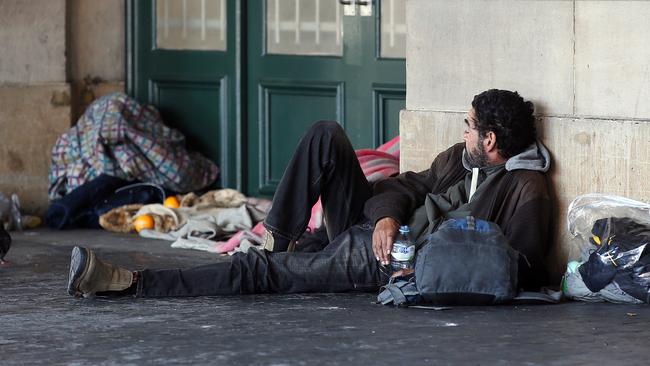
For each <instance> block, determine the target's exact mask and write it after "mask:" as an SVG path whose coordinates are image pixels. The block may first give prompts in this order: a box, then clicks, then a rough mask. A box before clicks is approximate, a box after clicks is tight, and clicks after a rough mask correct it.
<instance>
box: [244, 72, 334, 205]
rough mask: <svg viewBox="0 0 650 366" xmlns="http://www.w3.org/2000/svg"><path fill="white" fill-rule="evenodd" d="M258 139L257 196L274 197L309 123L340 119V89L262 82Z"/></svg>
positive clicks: (327, 86) (316, 85)
mask: <svg viewBox="0 0 650 366" xmlns="http://www.w3.org/2000/svg"><path fill="white" fill-rule="evenodd" d="M260 84H261V85H260V88H259V101H260V103H261V105H260V107H259V111H260V116H259V121H260V126H259V139H258V146H259V150H258V151H259V152H258V157H257V159H258V164H257V166H258V168H259V169H260V170H259V176H260V185H259V192H260V194H263V195H273V193H274V192H275V188H276V187H277V184H278V183H279V181H280V178H282V174H283V173H284V169H285V166H286V163H287V162H288V161H289V159H290V158H291V155H292V154H293V151H294V149H295V145H293V144H287V143H286V142H287V141H298V140H299V139H300V137H301V136H302V135H303V134H304V133H305V130H306V129H307V128H309V126H310V125H311V123H312V121H317V120H337V119H338V118H339V117H340V115H341V114H340V113H339V112H338V111H339V110H340V107H339V106H340V105H341V103H342V93H341V90H342V86H341V85H338V84H327V83H320V84H319V83H278V82H275V83H274V82H264V81H263V82H261V83H260Z"/></svg>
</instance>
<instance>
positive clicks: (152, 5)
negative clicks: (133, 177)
mask: <svg viewBox="0 0 650 366" xmlns="http://www.w3.org/2000/svg"><path fill="white" fill-rule="evenodd" d="M239 6H240V4H239V1H235V0H157V1H156V0H128V1H127V92H128V93H129V94H130V95H132V96H134V97H135V98H137V99H138V100H139V101H141V102H147V103H151V104H153V105H155V106H156V107H158V109H159V110H160V112H161V115H162V117H163V120H164V122H165V123H166V124H167V125H169V126H171V127H174V128H177V129H179V130H180V131H181V132H183V133H184V134H185V136H186V138H187V143H188V148H190V149H193V150H198V151H200V152H202V153H203V154H204V155H206V156H207V157H209V158H210V159H212V160H213V161H214V162H216V163H217V164H218V165H219V168H220V169H221V173H220V184H221V185H222V186H226V187H240V186H241V181H242V178H241V171H242V168H241V159H240V157H241V143H240V141H239V140H238V137H237V136H239V135H240V132H239V130H238V126H239V114H238V113H237V105H238V104H237V103H238V100H237V95H238V93H237V90H238V85H239V80H238V77H239V76H238V72H239V69H240V60H239V50H240V46H241V44H239V43H238V42H237V37H238V27H239V19H238V18H237V14H238V11H239Z"/></svg>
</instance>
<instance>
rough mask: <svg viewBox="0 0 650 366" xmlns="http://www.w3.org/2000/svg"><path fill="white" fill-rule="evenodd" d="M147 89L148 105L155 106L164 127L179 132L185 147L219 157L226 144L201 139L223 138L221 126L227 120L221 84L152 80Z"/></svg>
mask: <svg viewBox="0 0 650 366" xmlns="http://www.w3.org/2000/svg"><path fill="white" fill-rule="evenodd" d="M150 85H151V92H150V93H151V101H152V103H153V104H154V105H157V106H158V108H159V109H160V113H161V115H162V116H164V118H165V121H166V123H167V125H168V126H171V127H174V128H176V129H178V130H181V131H183V133H184V135H185V137H186V139H187V144H188V146H191V147H192V148H193V149H194V150H198V151H201V152H202V153H203V154H205V155H206V156H209V157H219V156H220V155H221V151H220V148H221V147H222V146H223V145H224V144H227V142H223V141H215V140H213V139H212V138H208V139H206V138H205V136H219V137H222V138H223V136H225V135H226V134H227V131H226V129H225V124H222V123H221V121H225V120H226V118H227V117H226V116H225V115H224V114H225V112H226V111H227V106H225V105H224V104H225V103H226V101H227V90H226V89H227V86H226V82H225V80H222V82H220V83H215V82H188V81H171V80H166V81H163V80H152V81H151V84H150ZM179 101H183V103H178V102H179ZM215 101H219V103H215ZM205 106H210V108H206V107H205Z"/></svg>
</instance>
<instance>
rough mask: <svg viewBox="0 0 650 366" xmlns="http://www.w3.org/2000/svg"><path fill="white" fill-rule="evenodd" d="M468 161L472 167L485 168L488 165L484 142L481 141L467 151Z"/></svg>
mask: <svg viewBox="0 0 650 366" xmlns="http://www.w3.org/2000/svg"><path fill="white" fill-rule="evenodd" d="M467 162H468V163H469V166H470V167H471V168H483V167H486V166H487V165H488V156H487V153H486V152H485V147H483V144H481V143H480V142H479V143H477V144H476V146H474V147H473V148H472V149H471V151H470V150H468V151H467Z"/></svg>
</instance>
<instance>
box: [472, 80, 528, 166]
mask: <svg viewBox="0 0 650 366" xmlns="http://www.w3.org/2000/svg"><path fill="white" fill-rule="evenodd" d="M472 107H473V108H474V111H475V112H476V118H477V121H476V129H477V130H478V133H479V136H481V137H485V135H486V134H487V133H488V132H489V131H492V132H494V134H495V135H496V137H497V148H498V149H499V153H500V154H501V156H503V157H504V158H506V159H508V158H510V157H512V156H515V155H517V154H519V153H521V152H522V151H524V150H525V149H526V148H527V147H528V146H530V145H531V144H532V143H533V142H534V141H535V140H536V139H537V130H536V129H535V117H533V110H534V106H533V103H532V102H530V101H525V100H524V98H522V97H521V96H520V95H519V93H517V92H512V91H509V90H498V89H490V90H486V91H484V92H482V93H481V94H479V95H476V96H474V100H472Z"/></svg>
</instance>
